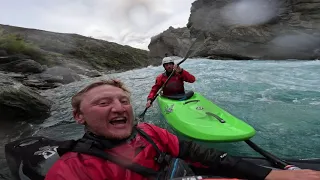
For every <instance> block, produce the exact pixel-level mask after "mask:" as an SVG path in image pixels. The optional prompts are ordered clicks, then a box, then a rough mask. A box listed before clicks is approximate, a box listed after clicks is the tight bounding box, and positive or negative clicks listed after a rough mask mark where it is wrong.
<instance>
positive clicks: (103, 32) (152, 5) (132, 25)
mask: <svg viewBox="0 0 320 180" xmlns="http://www.w3.org/2000/svg"><path fill="white" fill-rule="evenodd" d="M4 1H5V2H2V3H1V4H2V5H1V8H0V12H1V14H3V15H1V16H0V23H1V24H9V25H13V26H22V27H27V28H37V29H43V30H48V31H54V32H63V33H77V34H81V35H85V36H92V37H94V38H101V39H105V40H108V41H113V42H116V43H119V44H123V45H129V46H134V47H137V48H142V49H147V46H148V44H149V42H150V38H151V37H152V36H154V35H156V34H158V33H161V32H162V31H164V30H166V29H167V28H168V27H169V26H173V27H182V26H185V25H186V24H187V21H188V18H189V15H190V8H191V3H192V2H193V1H194V0H117V1H114V0H68V1H65V0H55V1H43V0H24V1H21V0H4Z"/></svg>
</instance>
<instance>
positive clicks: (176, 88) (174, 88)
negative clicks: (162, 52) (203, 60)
mask: <svg viewBox="0 0 320 180" xmlns="http://www.w3.org/2000/svg"><path fill="white" fill-rule="evenodd" d="M162 66H163V67H164V69H165V72H164V73H162V74H160V75H158V76H157V78H156V82H155V84H154V85H153V86H152V88H151V91H150V93H149V95H148V98H147V104H146V107H147V108H149V107H150V106H151V100H152V99H153V97H154V96H155V95H156V94H157V92H158V90H159V89H160V88H161V87H162V85H163V84H164V83H165V82H166V80H167V79H168V77H169V76H170V74H171V72H172V71H173V70H174V69H175V71H176V72H175V74H174V75H173V76H172V77H171V78H170V79H169V81H168V83H167V84H166V86H165V87H164V88H163V95H164V96H168V95H181V94H184V93H185V90H184V82H188V83H194V82H195V80H196V78H195V77H194V76H193V75H192V74H190V73H189V72H188V71H186V70H185V69H182V68H180V67H179V66H177V65H176V64H174V58H173V57H164V58H163V60H162Z"/></svg>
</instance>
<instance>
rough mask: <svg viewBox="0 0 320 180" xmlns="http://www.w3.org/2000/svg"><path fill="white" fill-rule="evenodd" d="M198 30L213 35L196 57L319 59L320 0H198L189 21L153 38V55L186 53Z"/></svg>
mask: <svg viewBox="0 0 320 180" xmlns="http://www.w3.org/2000/svg"><path fill="white" fill-rule="evenodd" d="M241 8H246V10H245V11H244V10H242V12H241V13H238V12H239V11H241ZM237 13H238V14H237ZM250 13H251V16H249V15H250ZM199 33H203V34H205V36H206V37H207V38H209V37H210V39H209V40H208V42H207V43H206V44H205V46H204V47H203V48H201V50H200V51H198V52H197V53H195V54H194V55H193V57H195V56H197V57H206V58H211V59H236V60H242V59H269V60H284V59H299V60H312V59H319V58H320V0H312V1H310V0H279V1H274V0H269V1H266V0H256V1H250V0H241V1H240V0H236V1H231V0H196V1H195V2H193V3H192V7H191V14H190V17H189V20H188V24H187V25H186V27H183V28H176V29H175V28H173V27H170V28H168V29H167V30H166V31H164V32H162V33H160V34H159V35H157V36H154V37H153V38H152V40H151V42H150V44H149V50H150V52H149V54H150V58H152V59H154V60H159V59H161V58H163V57H164V55H165V53H168V54H169V55H174V56H184V55H185V53H186V49H188V48H189V46H190V44H191V41H192V39H193V38H195V37H196V36H197V35H198V34H199Z"/></svg>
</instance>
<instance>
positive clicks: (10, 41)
mask: <svg viewBox="0 0 320 180" xmlns="http://www.w3.org/2000/svg"><path fill="white" fill-rule="evenodd" d="M0 49H4V50H5V51H6V52H7V53H8V54H9V55H14V54H24V55H28V56H30V57H31V58H32V59H33V60H35V61H38V62H43V61H44V60H45V58H44V56H43V55H42V53H41V52H40V49H39V48H38V47H37V46H35V45H33V44H31V43H27V42H25V41H24V39H23V38H22V37H21V36H20V35H19V34H4V33H3V32H1V31H0Z"/></svg>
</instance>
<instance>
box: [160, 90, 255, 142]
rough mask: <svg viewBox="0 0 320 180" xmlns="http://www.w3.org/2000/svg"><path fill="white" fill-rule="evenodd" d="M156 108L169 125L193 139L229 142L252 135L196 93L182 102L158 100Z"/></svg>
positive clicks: (248, 130)
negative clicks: (158, 108)
mask: <svg viewBox="0 0 320 180" xmlns="http://www.w3.org/2000/svg"><path fill="white" fill-rule="evenodd" d="M191 92H192V91H191ZM189 94H190V91H189ZM158 104H159V107H160V110H161V113H162V114H163V115H164V117H165V119H166V120H167V122H168V123H169V125H170V126H172V127H173V128H174V130H176V131H178V133H182V134H183V135H185V136H187V137H190V138H193V139H197V140H203V141H217V142H218V141H221V142H230V141H242V140H247V139H249V138H251V137H252V136H254V135H255V130H254V128H253V127H251V126H250V125H248V124H247V123H245V122H244V121H242V120H240V119H238V118H236V117H235V116H233V115H231V114H230V113H228V112H227V111H225V110H223V109H222V108H220V107H219V106H217V105H216V104H214V103H213V102H211V101H209V100H208V99H206V98H205V97H203V96H202V95H201V94H199V93H196V92H195V93H193V92H192V93H191V94H190V95H189V97H187V99H185V100H177V99H172V98H167V97H163V96H159V97H158Z"/></svg>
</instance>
